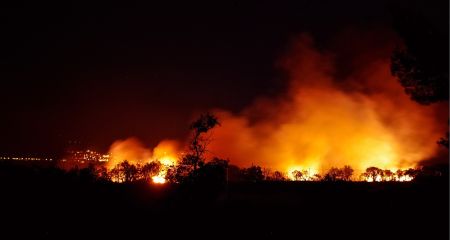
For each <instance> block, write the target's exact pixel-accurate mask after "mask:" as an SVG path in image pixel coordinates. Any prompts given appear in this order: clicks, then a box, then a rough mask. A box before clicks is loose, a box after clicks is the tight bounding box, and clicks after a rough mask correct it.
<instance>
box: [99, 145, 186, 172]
mask: <svg viewBox="0 0 450 240" xmlns="http://www.w3.org/2000/svg"><path fill="white" fill-rule="evenodd" d="M179 150H180V149H179V144H178V142H177V141H174V140H163V141H161V142H160V143H159V144H158V145H157V146H156V147H155V148H153V150H151V149H150V148H148V147H146V146H144V144H143V143H141V142H140V141H139V140H138V139H137V138H128V139H125V140H117V141H115V142H114V143H113V144H112V145H111V147H110V149H109V153H110V154H111V160H110V161H109V162H108V164H107V167H108V168H109V169H112V168H114V167H115V166H116V165H117V164H119V163H121V162H122V161H124V160H127V161H128V162H129V163H132V164H140V165H143V164H145V163H148V162H151V161H160V162H161V163H163V164H165V165H171V164H173V162H175V161H176V160H177V152H178V151H179Z"/></svg>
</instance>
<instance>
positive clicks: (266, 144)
mask: <svg viewBox="0 0 450 240" xmlns="http://www.w3.org/2000/svg"><path fill="white" fill-rule="evenodd" d="M375 35H376V36H377V38H373V36H372V37H371V35H370V34H369V37H366V38H365V39H364V38H363V37H362V36H361V35H357V34H353V35H351V38H350V39H351V40H352V41H354V40H355V39H357V41H358V46H359V45H361V46H366V47H365V48H364V47H360V46H359V47H358V46H356V48H357V49H352V48H349V49H351V50H353V51H355V52H356V53H352V54H350V55H349V56H346V57H345V58H344V60H343V61H344V62H345V63H344V64H342V62H339V61H337V57H338V56H336V55H335V54H330V53H329V52H323V51H319V50H317V49H316V48H315V46H314V42H313V40H312V38H311V37H309V36H308V35H302V36H300V37H299V38H298V39H297V40H296V41H295V42H294V44H293V47H292V48H291V50H290V53H289V54H287V56H286V57H284V58H283V59H282V60H281V61H280V62H279V66H281V67H282V68H283V69H284V70H285V71H286V72H287V73H288V74H287V76H288V77H289V84H287V89H286V91H285V92H284V94H281V95H279V96H276V97H271V98H259V99H256V100H255V101H254V102H253V103H252V104H251V105H250V106H248V107H247V108H244V109H243V110H242V111H241V112H238V113H234V112H233V113H232V112H228V111H226V110H221V109H215V110H213V113H214V114H215V115H216V116H217V117H218V118H219V121H220V123H221V126H219V127H217V128H214V129H212V131H211V136H213V138H212V141H211V142H210V143H209V145H208V152H207V154H208V156H206V157H207V158H209V159H211V158H212V157H219V158H223V159H230V163H231V164H234V165H237V166H239V167H243V168H245V167H249V166H251V165H258V166H261V167H262V168H268V169H275V170H278V171H281V172H285V173H287V176H288V178H289V179H291V180H293V179H294V176H293V173H292V172H293V171H295V170H297V171H301V172H302V174H301V177H297V178H299V179H300V180H303V181H311V180H316V179H318V175H319V174H320V175H324V174H325V173H326V172H327V171H328V170H329V169H330V168H332V167H337V168H342V167H343V166H345V165H349V166H351V167H352V168H353V170H354V173H353V177H352V179H353V180H357V179H358V176H360V175H361V174H362V173H363V172H364V171H365V170H366V169H367V168H368V167H377V168H380V169H391V171H393V170H395V169H408V168H415V167H417V166H419V164H420V162H421V161H423V160H426V159H431V158H432V157H434V156H435V155H436V153H437V150H438V145H437V144H436V140H437V139H439V138H440V137H441V136H442V134H443V133H444V132H445V131H447V130H448V126H447V120H448V114H447V116H443V117H442V114H441V112H443V111H442V109H444V108H445V109H446V111H447V113H448V105H445V104H433V105H430V106H423V105H420V104H418V103H416V102H414V101H412V100H410V99H409V97H408V96H407V95H406V94H405V93H404V89H403V87H402V86H401V85H400V84H399V83H398V81H397V80H396V79H395V78H394V77H392V76H391V73H390V56H391V53H392V49H393V46H394V44H392V43H393V41H392V39H390V38H389V34H385V33H375ZM380 36H382V39H383V40H384V41H379V40H380V39H379V38H378V37H380ZM385 36H386V37H385ZM344 42H346V43H347V41H344ZM347 45H348V43H347ZM347 45H346V46H347ZM340 60H342V59H340ZM341 65H348V66H346V67H345V68H346V69H345V71H344V72H345V74H339V71H340V70H341V69H340V66H341ZM185 148H186V147H185ZM179 149H183V148H178V145H177V144H176V142H174V141H162V142H161V143H160V144H159V145H158V146H157V147H156V148H155V149H153V151H150V150H148V149H147V148H145V147H144V146H143V145H142V144H141V143H139V142H137V140H135V139H127V140H124V141H117V142H115V143H114V144H113V145H112V146H111V151H110V152H111V154H112V160H111V161H110V162H109V163H108V164H109V165H110V167H111V166H114V165H115V164H117V163H118V161H123V160H125V159H127V160H129V161H130V162H132V163H145V162H148V161H153V160H159V161H160V162H161V163H162V165H163V168H162V170H161V171H160V172H159V173H158V174H157V175H156V176H154V179H153V180H154V182H162V180H161V179H165V176H166V173H167V169H168V167H169V166H172V165H176V164H177V159H178V158H179V157H178V154H177V153H179ZM298 176H300V174H299V175H298ZM384 178H385V179H384V180H385V181H386V180H395V181H411V180H412V177H411V176H408V175H402V176H396V175H393V176H390V177H389V178H390V179H386V177H384ZM155 179H156V180H155ZM362 180H364V181H382V180H383V177H382V176H375V177H367V178H365V179H362Z"/></svg>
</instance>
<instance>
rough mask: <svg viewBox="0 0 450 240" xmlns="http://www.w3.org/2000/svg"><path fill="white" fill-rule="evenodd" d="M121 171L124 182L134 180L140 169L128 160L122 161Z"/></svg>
mask: <svg viewBox="0 0 450 240" xmlns="http://www.w3.org/2000/svg"><path fill="white" fill-rule="evenodd" d="M119 169H120V171H121V172H122V175H123V179H124V182H132V181H134V180H136V178H137V174H138V170H137V168H136V166H135V165H133V164H130V163H129V162H128V161H127V160H125V161H123V162H122V163H120V168H119Z"/></svg>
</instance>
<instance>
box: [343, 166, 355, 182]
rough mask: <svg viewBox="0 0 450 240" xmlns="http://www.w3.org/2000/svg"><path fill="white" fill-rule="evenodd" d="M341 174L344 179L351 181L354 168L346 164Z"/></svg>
mask: <svg viewBox="0 0 450 240" xmlns="http://www.w3.org/2000/svg"><path fill="white" fill-rule="evenodd" d="M341 174H342V177H341V179H342V180H343V181H350V180H351V179H352V175H353V168H351V167H350V166H348V165H345V166H344V167H343V168H342V170H341Z"/></svg>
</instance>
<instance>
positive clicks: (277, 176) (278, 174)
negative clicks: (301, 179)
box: [272, 171, 286, 181]
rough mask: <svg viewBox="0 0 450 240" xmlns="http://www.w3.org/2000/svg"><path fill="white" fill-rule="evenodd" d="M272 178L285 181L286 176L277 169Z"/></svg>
mask: <svg viewBox="0 0 450 240" xmlns="http://www.w3.org/2000/svg"><path fill="white" fill-rule="evenodd" d="M272 180H273V181H285V180H286V178H285V177H284V174H283V173H281V172H280V171H275V172H274V173H273V175H272Z"/></svg>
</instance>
